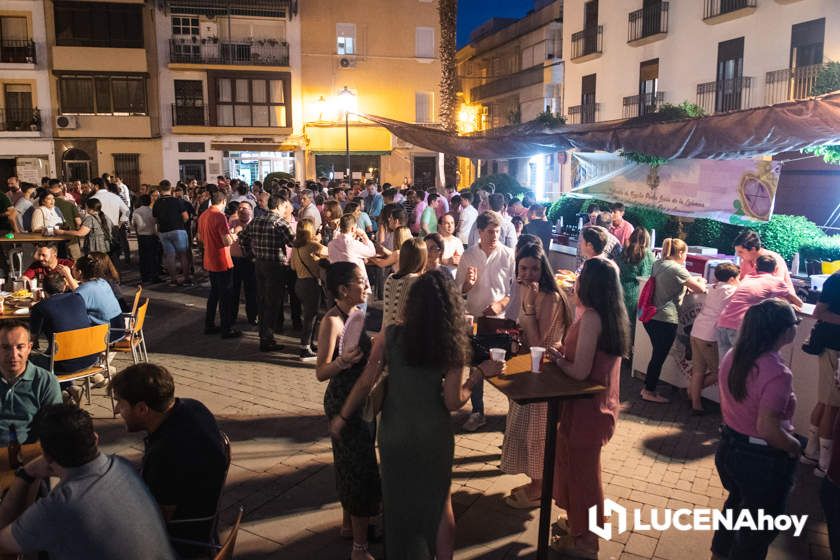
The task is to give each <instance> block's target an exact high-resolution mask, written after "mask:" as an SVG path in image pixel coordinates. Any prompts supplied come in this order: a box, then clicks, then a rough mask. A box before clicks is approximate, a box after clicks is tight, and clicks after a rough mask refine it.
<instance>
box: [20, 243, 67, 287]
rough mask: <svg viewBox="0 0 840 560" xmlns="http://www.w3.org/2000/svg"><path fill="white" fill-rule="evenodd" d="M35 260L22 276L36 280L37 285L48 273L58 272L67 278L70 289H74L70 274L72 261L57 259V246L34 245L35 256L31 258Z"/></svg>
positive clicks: (48, 244)
mask: <svg viewBox="0 0 840 560" xmlns="http://www.w3.org/2000/svg"><path fill="white" fill-rule="evenodd" d="M32 258H33V259H35V260H34V261H33V263H32V264H30V265H29V268H27V269H26V270H24V271H23V275H24V276H26V277H27V278H29V279H30V280H32V279H33V278H34V279H36V280H38V284H40V283H41V282H43V281H44V277H45V276H46V275H47V274H49V273H50V272H59V273H61V274H62V275H63V276H65V278H67V277H69V278H70V279H71V281H70V287H71V288H70V289H73V290H75V289H76V283H75V280H72V278H73V276H72V275H71V274H70V269H71V268H73V261H71V260H70V259H60V258H58V245H56V244H55V243H53V242H51V241H50V242H46V243H38V244H37V245H35V254H34V255H33V257H32Z"/></svg>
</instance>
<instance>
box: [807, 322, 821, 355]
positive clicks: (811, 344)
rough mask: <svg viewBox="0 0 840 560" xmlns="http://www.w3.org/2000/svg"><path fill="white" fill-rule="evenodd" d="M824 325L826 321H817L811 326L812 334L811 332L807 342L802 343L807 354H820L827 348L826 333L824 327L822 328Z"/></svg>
mask: <svg viewBox="0 0 840 560" xmlns="http://www.w3.org/2000/svg"><path fill="white" fill-rule="evenodd" d="M823 325H824V323H822V322H820V321H817V323H816V324H815V325H814V326H813V327H811V334H809V335H808V338H807V339H806V340H805V342H803V343H802V351H803V352H805V353H806V354H810V355H812V356H819V355H820V354H822V353H823V350H825V334H824V329H823V328H821V327H822V326H823Z"/></svg>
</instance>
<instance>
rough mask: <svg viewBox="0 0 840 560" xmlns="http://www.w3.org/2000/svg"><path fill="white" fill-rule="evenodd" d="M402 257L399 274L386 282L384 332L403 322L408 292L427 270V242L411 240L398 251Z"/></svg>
mask: <svg viewBox="0 0 840 560" xmlns="http://www.w3.org/2000/svg"><path fill="white" fill-rule="evenodd" d="M398 252H399V255H400V262H399V272H395V273H393V274H391V275H390V276H389V277H388V278H387V279H386V280H385V299H384V301H383V302H382V330H383V331H384V330H385V329H386V328H388V326H389V325H395V324H399V323H402V322H403V310H404V309H405V300H406V298H407V297H408V290H409V288H411V285H412V284H414V282H415V280H417V278H419V277H420V275H421V274H423V272H424V271H425V268H426V258H427V255H428V252H427V247H426V242H425V241H424V240H422V239H419V238H411V239H408V240H407V241H405V242H403V244H402V245H401V246H400V250H399V251H398Z"/></svg>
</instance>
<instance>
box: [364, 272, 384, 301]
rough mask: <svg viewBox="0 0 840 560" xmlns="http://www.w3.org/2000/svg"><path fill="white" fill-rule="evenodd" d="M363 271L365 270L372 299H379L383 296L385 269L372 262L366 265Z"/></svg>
mask: <svg viewBox="0 0 840 560" xmlns="http://www.w3.org/2000/svg"><path fill="white" fill-rule="evenodd" d="M365 271H367V275H368V280H369V281H370V289H371V291H372V292H373V297H374V299H376V301H381V300H382V299H383V298H384V297H385V295H384V292H385V269H384V268H382V267H380V266H376V265H373V264H372V265H366V266H365Z"/></svg>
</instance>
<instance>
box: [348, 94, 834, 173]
mask: <svg viewBox="0 0 840 560" xmlns="http://www.w3.org/2000/svg"><path fill="white" fill-rule="evenodd" d="M364 117H365V118H367V119H368V120H370V121H372V122H375V123H377V124H380V125H382V126H383V127H385V128H387V129H388V130H389V131H390V132H391V133H392V134H393V135H394V136H397V137H398V138H400V139H402V140H405V141H406V142H409V143H411V144H414V145H416V146H420V147H422V148H426V149H428V150H432V151H435V152H443V153H448V154H455V155H458V156H462V157H469V158H477V159H499V158H525V157H531V156H534V155H535V154H539V153H553V152H559V151H565V150H569V149H573V148H574V149H577V150H579V151H582V152H595V151H606V152H616V151H618V150H623V151H626V152H638V153H643V154H650V155H654V156H658V157H661V158H666V159H686V158H694V159H738V158H749V157H755V156H762V155H770V154H776V153H779V152H787V151H797V150H801V149H803V148H807V147H811V146H822V145H825V144H840V92H834V93H831V94H827V95H824V96H821V97H816V98H811V99H806V100H803V101H790V102H786V103H779V104H776V105H772V106H767V107H759V108H756V109H746V110H743V111H732V112H729V113H721V114H718V115H711V116H707V117H701V118H694V119H681V120H676V121H667V122H651V119H652V118H653V119H655V114H654V115H653V116H646V117H641V118H635V119H625V120H617V121H608V122H600V123H593V124H582V125H569V126H562V127H558V128H554V129H548V128H545V127H543V126H542V125H541V124H540V123H536V122H530V123H525V124H522V125H516V126H510V127H504V128H501V129H494V130H491V131H487V132H484V133H479V134H474V135H471V136H458V135H456V134H452V133H449V132H446V131H443V130H441V129H437V128H430V127H426V126H422V125H416V124H410V123H404V122H400V121H395V120H392V119H386V118H384V117H377V116H375V115H364Z"/></svg>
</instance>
